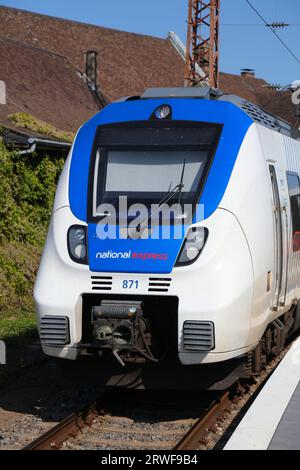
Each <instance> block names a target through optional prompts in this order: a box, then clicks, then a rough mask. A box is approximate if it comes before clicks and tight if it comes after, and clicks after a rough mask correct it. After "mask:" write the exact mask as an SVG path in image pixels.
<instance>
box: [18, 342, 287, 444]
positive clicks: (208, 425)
mask: <svg viewBox="0 0 300 470" xmlns="http://www.w3.org/2000/svg"><path fill="white" fill-rule="evenodd" d="M289 347H290V346H289V345H288V346H287V347H286V348H285V350H283V351H282V352H281V353H280V354H279V355H278V356H277V357H275V358H274V359H273V360H271V362H270V363H269V364H268V365H267V366H266V367H265V369H264V370H263V371H262V372H261V374H260V376H259V377H257V378H256V381H255V382H254V383H253V384H252V385H249V384H248V385H247V386H246V388H243V387H240V386H239V384H238V383H237V384H235V385H234V386H233V387H231V388H230V389H228V390H226V391H224V392H222V393H221V392H220V393H217V392H200V393H199V392H197V393H195V392H194V393H190V392H187V393H186V394H184V393H183V392H174V391H168V392H166V391H164V392H162V391H160V392H157V391H156V392H154V391H153V392H150V391H146V390H126V389H113V390H108V391H106V392H103V394H102V395H101V396H99V398H98V399H97V400H96V401H93V402H91V403H90V404H88V405H87V406H85V407H84V408H83V409H81V410H79V411H78V412H75V413H73V414H72V415H70V416H68V417H67V418H65V419H64V420H62V421H61V422H60V423H58V424H57V425H55V426H54V427H53V428H51V429H50V430H49V431H47V432H46V433H45V434H43V435H41V436H40V437H38V438H37V439H35V440H34V441H33V442H31V443H29V444H28V445H27V446H26V447H24V448H23V450H75V449H76V450H80V449H82V450H89V449H90V450H151V449H152V450H198V449H205V448H213V447H214V445H215V444H216V443H217V442H218V440H219V439H220V438H221V437H224V433H225V430H226V429H227V428H229V430H230V426H231V424H232V422H233V420H234V419H236V417H237V416H238V414H239V413H243V411H244V410H245V408H246V407H247V406H249V404H250V403H251V401H252V400H253V399H254V397H255V396H256V395H257V394H258V393H259V390H260V388H261V387H262V386H263V385H264V383H265V382H266V381H267V380H268V378H269V377H270V375H271V374H272V372H273V371H274V370H275V368H276V366H277V365H278V364H279V362H280V361H281V359H282V358H283V357H284V355H285V353H286V352H287V350H288V349H289ZM220 423H221V425H220ZM223 424H224V425H223ZM218 426H219V428H220V429H219V431H220V432H219V435H218V436H214V437H213V438H211V435H214V434H216V432H215V429H216V427H218ZM226 432H227V431H226ZM229 433H230V431H229ZM209 439H210V440H211V442H210V445H207V443H208V441H209Z"/></svg>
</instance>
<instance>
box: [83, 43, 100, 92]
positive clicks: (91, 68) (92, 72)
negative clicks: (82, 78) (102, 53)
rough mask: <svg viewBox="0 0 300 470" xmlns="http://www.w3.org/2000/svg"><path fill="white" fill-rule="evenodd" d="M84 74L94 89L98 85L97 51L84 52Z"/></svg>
mask: <svg viewBox="0 0 300 470" xmlns="http://www.w3.org/2000/svg"><path fill="white" fill-rule="evenodd" d="M84 54H85V74H86V76H87V78H88V79H89V81H90V83H91V84H92V85H93V86H94V89H96V88H97V85H98V55H99V53H98V51H95V50H88V51H86V52H85V53H84Z"/></svg>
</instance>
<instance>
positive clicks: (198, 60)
mask: <svg viewBox="0 0 300 470" xmlns="http://www.w3.org/2000/svg"><path fill="white" fill-rule="evenodd" d="M219 21H220V0H210V1H208V0H189V12H188V33H187V47H186V66H185V86H190V87H195V86H202V85H209V86H210V87H212V88H218V86H219ZM200 69H201V70H200Z"/></svg>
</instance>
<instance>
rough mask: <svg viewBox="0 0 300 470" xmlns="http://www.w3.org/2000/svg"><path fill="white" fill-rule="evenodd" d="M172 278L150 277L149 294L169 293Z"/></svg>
mask: <svg viewBox="0 0 300 470" xmlns="http://www.w3.org/2000/svg"><path fill="white" fill-rule="evenodd" d="M171 280H172V279H171V278H170V277H149V284H148V292H168V290H169V287H170V285H171Z"/></svg>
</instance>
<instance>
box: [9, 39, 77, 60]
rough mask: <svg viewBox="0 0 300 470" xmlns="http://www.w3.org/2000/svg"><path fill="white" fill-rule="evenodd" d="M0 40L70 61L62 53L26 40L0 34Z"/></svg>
mask: <svg viewBox="0 0 300 470" xmlns="http://www.w3.org/2000/svg"><path fill="white" fill-rule="evenodd" d="M0 41H7V42H11V43H13V44H16V45H18V46H20V47H26V48H28V49H36V50H38V51H41V52H45V53H47V54H51V55H54V56H56V57H59V58H60V59H64V60H66V61H67V62H69V63H71V62H70V60H69V58H68V57H66V56H65V55H62V54H59V53H58V52H54V51H51V50H50V49H46V48H44V47H39V46H35V45H34V44H28V43H27V42H23V41H20V40H19V39H16V38H9V37H7V36H1V35H0Z"/></svg>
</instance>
